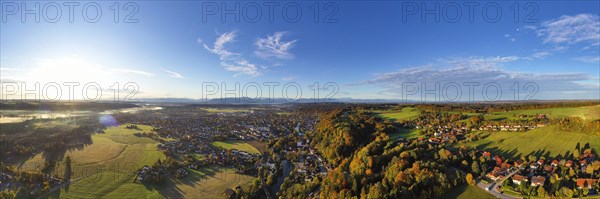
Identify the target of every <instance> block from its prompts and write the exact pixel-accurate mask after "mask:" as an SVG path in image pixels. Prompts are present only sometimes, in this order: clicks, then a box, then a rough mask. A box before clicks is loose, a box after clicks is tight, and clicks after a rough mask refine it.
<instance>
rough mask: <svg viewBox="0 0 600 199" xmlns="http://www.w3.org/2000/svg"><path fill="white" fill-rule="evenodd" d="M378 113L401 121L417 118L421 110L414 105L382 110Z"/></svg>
mask: <svg viewBox="0 0 600 199" xmlns="http://www.w3.org/2000/svg"><path fill="white" fill-rule="evenodd" d="M377 113H378V114H379V116H381V117H383V118H386V119H390V120H394V121H397V122H401V121H406V120H410V119H414V118H417V116H419V114H421V111H420V110H419V109H417V108H414V107H404V108H402V109H400V110H399V111H380V112H377Z"/></svg>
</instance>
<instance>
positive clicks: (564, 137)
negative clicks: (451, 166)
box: [457, 126, 600, 158]
mask: <svg viewBox="0 0 600 199" xmlns="http://www.w3.org/2000/svg"><path fill="white" fill-rule="evenodd" d="M588 143H589V144H590V146H591V147H592V148H594V149H596V150H599V149H600V136H598V135H592V134H586V133H578V132H568V131H563V130H559V129H558V128H557V127H555V126H546V127H543V128H537V129H534V130H531V131H527V132H505V131H501V132H492V133H490V135H489V136H487V137H485V138H484V139H481V140H477V141H473V142H469V143H466V144H465V145H467V146H470V147H477V148H479V149H482V150H488V151H491V152H494V153H500V154H501V155H503V156H504V157H511V158H518V157H521V156H527V155H529V154H532V153H533V154H536V155H537V156H538V157H539V156H542V155H543V156H546V157H556V156H558V155H561V156H564V155H565V154H566V153H567V152H568V153H569V154H570V153H572V152H573V150H574V149H575V147H576V146H577V145H578V144H579V146H580V147H581V148H583V146H585V144H588ZM457 146H458V144H457Z"/></svg>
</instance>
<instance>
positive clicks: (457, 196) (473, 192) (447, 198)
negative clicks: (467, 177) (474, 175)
mask: <svg viewBox="0 0 600 199" xmlns="http://www.w3.org/2000/svg"><path fill="white" fill-rule="evenodd" d="M442 198H443V199H451V198H452V199H474V198H477V199H493V198H496V197H494V196H492V195H490V194H488V193H486V192H485V191H484V190H483V189H480V188H479V187H477V186H473V185H463V186H460V187H457V188H454V189H453V190H452V191H450V192H448V193H446V194H444V195H442V196H441V197H440V199H442Z"/></svg>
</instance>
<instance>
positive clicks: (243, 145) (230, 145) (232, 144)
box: [212, 141, 260, 153]
mask: <svg viewBox="0 0 600 199" xmlns="http://www.w3.org/2000/svg"><path fill="white" fill-rule="evenodd" d="M212 144H213V145H214V146H217V147H222V148H224V149H237V150H240V151H246V152H248V153H260V151H259V150H258V149H256V148H254V147H253V146H252V145H250V144H248V143H247V142H243V141H215V142H213V143H212Z"/></svg>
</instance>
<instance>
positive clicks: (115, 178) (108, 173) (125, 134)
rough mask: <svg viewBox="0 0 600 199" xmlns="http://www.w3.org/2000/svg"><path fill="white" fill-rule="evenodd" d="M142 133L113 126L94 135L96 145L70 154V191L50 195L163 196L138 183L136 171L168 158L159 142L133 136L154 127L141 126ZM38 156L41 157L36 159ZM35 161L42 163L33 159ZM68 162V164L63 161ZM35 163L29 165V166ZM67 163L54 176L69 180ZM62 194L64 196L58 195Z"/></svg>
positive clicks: (89, 196)
mask: <svg viewBox="0 0 600 199" xmlns="http://www.w3.org/2000/svg"><path fill="white" fill-rule="evenodd" d="M138 127H139V128H140V130H136V129H127V128H125V126H124V125H121V126H117V127H109V128H108V129H106V130H105V133H103V134H94V135H93V136H92V144H90V145H87V146H85V147H83V148H81V149H75V150H72V151H67V152H66V153H65V155H64V157H65V158H66V157H67V156H69V157H70V158H71V162H72V163H71V164H72V171H71V172H70V173H71V174H70V179H71V181H72V183H71V184H70V185H69V186H68V187H69V188H66V189H61V190H60V191H55V192H53V193H51V194H50V197H54V196H60V197H61V198H63V197H64V198H82V197H83V198H96V197H100V196H107V197H108V196H119V197H129V198H139V197H146V196H148V197H150V198H152V196H159V194H158V192H156V191H155V190H152V189H147V188H146V187H145V186H144V185H143V184H140V183H134V182H133V180H134V179H135V174H134V171H136V170H137V169H139V168H141V167H143V166H144V165H152V164H154V162H156V161H157V160H159V159H164V158H165V155H164V154H163V153H162V152H160V151H158V150H157V148H156V146H157V143H158V142H157V141H155V140H153V139H150V138H147V137H138V136H135V135H133V133H136V132H140V131H144V132H150V131H152V127H150V126H143V125H138ZM36 157H38V156H36ZM31 161H40V158H37V159H36V158H35V157H34V158H33V159H32V160H31ZM63 162H64V161H63ZM32 163H34V162H30V161H28V162H26V164H25V165H29V164H32ZM65 170H66V167H65V164H57V166H56V168H55V169H54V174H56V175H58V176H61V177H65V175H69V174H67V173H68V172H65ZM58 192H60V193H58Z"/></svg>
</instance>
